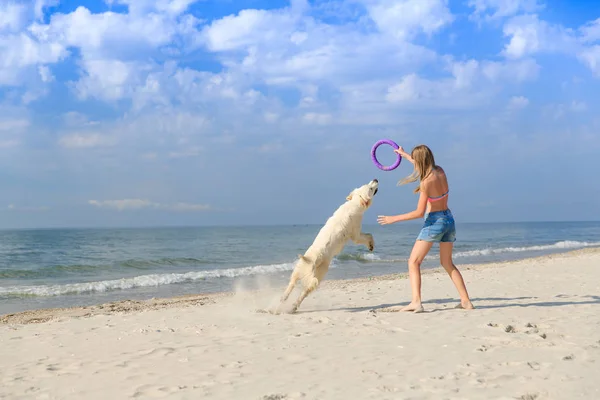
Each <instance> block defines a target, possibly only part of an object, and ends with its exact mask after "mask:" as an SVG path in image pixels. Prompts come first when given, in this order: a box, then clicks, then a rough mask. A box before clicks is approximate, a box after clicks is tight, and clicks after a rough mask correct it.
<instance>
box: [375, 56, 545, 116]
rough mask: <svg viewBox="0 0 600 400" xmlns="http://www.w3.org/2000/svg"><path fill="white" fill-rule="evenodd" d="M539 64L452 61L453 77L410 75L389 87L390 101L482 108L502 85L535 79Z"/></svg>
mask: <svg viewBox="0 0 600 400" xmlns="http://www.w3.org/2000/svg"><path fill="white" fill-rule="evenodd" d="M538 68H539V67H538V65H537V64H536V63H535V61H533V60H529V59H528V60H522V61H517V62H505V63H503V62H491V61H482V62H479V61H476V60H468V61H465V62H457V61H453V60H451V59H449V60H448V66H447V67H446V69H447V70H448V71H449V72H450V74H451V76H450V77H446V78H442V79H438V80H431V79H426V78H422V77H420V76H418V75H417V74H414V73H413V74H409V75H406V76H404V77H403V78H402V79H401V80H400V82H399V83H396V84H393V85H391V86H389V87H388V89H387V94H386V100H387V101H389V102H391V103H399V104H403V105H420V106H422V107H444V108H479V107H482V106H485V104H486V103H487V102H488V101H489V100H490V99H491V97H492V96H493V95H494V93H495V92H496V91H498V90H499V89H500V87H501V85H502V84H506V83H510V82H515V83H518V82H523V81H528V80H532V79H535V78H536V77H537V73H538Z"/></svg>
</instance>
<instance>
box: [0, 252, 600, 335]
mask: <svg viewBox="0 0 600 400" xmlns="http://www.w3.org/2000/svg"><path fill="white" fill-rule="evenodd" d="M597 253H600V247H587V248H583V249H577V250H571V251H566V252H560V253H553V254H545V255H542V256H535V257H528V258H522V259H516V260H507V261H500V262H489V263H480V264H459V265H458V267H459V270H460V271H461V272H462V271H481V270H486V269H497V268H503V267H508V266H511V265H515V264H526V263H534V262H544V261H550V260H555V259H570V258H576V257H578V256H580V255H588V254H597ZM289 273H290V274H291V271H290V272H289ZM421 273H422V274H423V275H424V276H426V275H432V274H440V273H444V269H443V268H442V267H435V268H427V269H423V270H422V271H421ZM407 277H408V273H406V272H405V273H395V274H385V275H373V276H369V277H360V278H349V279H335V280H333V279H332V280H328V279H327V278H325V280H324V281H323V283H322V284H321V286H320V288H319V289H318V290H319V291H322V290H327V289H332V288H333V289H335V288H340V287H346V286H354V285H359V284H364V283H366V282H380V281H393V280H404V279H407ZM467 287H468V283H467ZM283 288H284V287H281V290H283ZM260 291H261V289H254V290H245V291H244V293H257V292H260ZM234 295H236V291H235V289H234V290H231V291H223V292H208V293H198V294H191V295H182V296H173V297H165V298H151V299H148V300H130V299H127V300H118V301H114V302H107V303H101V304H97V305H90V306H73V307H61V308H40V309H32V310H25V311H20V312H16V313H8V314H2V315H0V326H2V325H4V326H7V325H28V324H38V323H46V322H50V321H55V320H61V319H69V318H90V317H93V316H97V315H125V314H133V313H139V312H145V311H151V310H162V309H169V308H189V307H192V306H203V305H208V304H215V303H217V302H218V301H219V300H220V299H223V298H227V297H232V296H234Z"/></svg>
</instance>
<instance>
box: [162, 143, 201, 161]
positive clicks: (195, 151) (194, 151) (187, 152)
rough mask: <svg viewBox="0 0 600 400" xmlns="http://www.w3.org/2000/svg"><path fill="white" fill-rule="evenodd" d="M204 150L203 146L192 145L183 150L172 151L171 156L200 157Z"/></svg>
mask: <svg viewBox="0 0 600 400" xmlns="http://www.w3.org/2000/svg"><path fill="white" fill-rule="evenodd" d="M203 151H204V148H203V147H200V146H192V147H189V148H187V149H183V150H181V151H171V152H170V153H169V158H187V157H198V156H199V155H200V153H202V152H203Z"/></svg>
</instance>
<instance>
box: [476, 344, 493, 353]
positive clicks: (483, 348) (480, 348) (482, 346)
mask: <svg viewBox="0 0 600 400" xmlns="http://www.w3.org/2000/svg"><path fill="white" fill-rule="evenodd" d="M491 347H492V346H489V345H485V344H482V345H481V346H480V347H478V348H477V351H481V352H486V351H488V350H489V349H490V348H491Z"/></svg>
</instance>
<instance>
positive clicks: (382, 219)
mask: <svg viewBox="0 0 600 400" xmlns="http://www.w3.org/2000/svg"><path fill="white" fill-rule="evenodd" d="M377 222H378V223H379V225H389V224H394V223H396V222H397V221H396V219H395V218H394V217H390V216H388V215H379V216H378V217H377Z"/></svg>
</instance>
